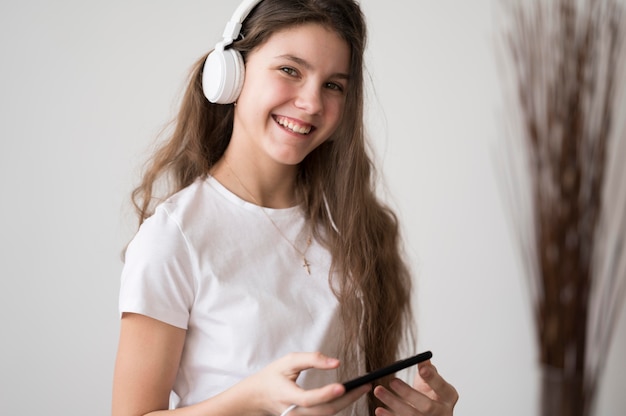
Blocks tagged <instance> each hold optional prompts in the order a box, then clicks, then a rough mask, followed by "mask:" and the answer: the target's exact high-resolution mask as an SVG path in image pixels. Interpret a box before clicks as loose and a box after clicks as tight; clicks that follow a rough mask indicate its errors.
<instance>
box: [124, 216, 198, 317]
mask: <svg viewBox="0 0 626 416" xmlns="http://www.w3.org/2000/svg"><path fill="white" fill-rule="evenodd" d="M193 301H194V277H193V267H192V261H191V256H190V250H189V246H188V243H187V240H186V238H185V235H184V234H183V232H182V231H181V228H180V226H179V224H178V222H177V221H175V220H174V219H173V218H172V217H171V216H170V215H169V213H168V212H167V210H166V209H165V208H164V207H163V206H161V207H159V208H157V210H156V212H155V213H154V215H153V216H151V217H150V218H148V219H146V220H145V221H144V223H143V224H142V225H141V227H140V229H139V231H138V232H137V234H136V235H135V237H134V238H133V240H132V241H131V242H130V244H129V245H128V247H127V250H126V256H125V264H124V267H123V269H122V277H121V285H120V296H119V311H120V314H122V313H124V312H132V313H138V314H142V315H146V316H149V317H151V318H154V319H157V320H159V321H162V322H165V323H167V324H170V325H173V326H176V327H179V328H183V329H187V322H188V320H189V312H190V310H191V306H192V304H193Z"/></svg>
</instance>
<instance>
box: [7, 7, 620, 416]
mask: <svg viewBox="0 0 626 416" xmlns="http://www.w3.org/2000/svg"><path fill="white" fill-rule="evenodd" d="M496 4H497V3H496V0H473V1H462V0H455V1H452V0H440V1H437V2H434V1H424V0H402V1H380V0H363V1H362V5H363V8H364V10H365V13H366V15H367V17H368V21H369V25H370V26H369V27H370V44H369V50H368V60H367V63H368V68H369V73H370V75H371V78H372V81H373V83H374V85H375V92H374V93H373V94H371V96H370V98H371V101H370V102H371V105H370V107H369V114H370V117H369V123H370V130H371V132H372V134H373V136H374V138H375V140H374V147H375V148H376V150H377V151H378V160H379V162H380V163H381V166H382V168H381V171H382V173H383V174H384V176H385V180H386V184H387V188H388V193H389V195H390V201H391V203H392V204H393V205H394V206H395V207H396V208H397V209H398V212H399V215H400V217H401V220H402V221H403V226H404V227H403V228H404V232H405V235H406V241H407V248H408V251H409V254H410V255H411V258H412V264H413V266H414V269H415V271H416V283H417V286H418V290H419V293H418V296H417V310H418V313H419V325H420V334H419V344H420V345H419V346H420V349H431V350H432V351H433V352H434V355H435V357H434V361H435V363H436V364H437V365H438V367H439V369H440V371H441V372H442V373H443V374H444V375H445V376H446V377H447V378H448V379H449V380H450V381H452V382H453V383H454V384H455V386H456V387H457V388H458V390H459V391H460V393H461V400H460V402H459V404H458V407H457V409H458V411H457V414H458V415H476V416H478V415H509V416H518V415H519V416H527V415H529V414H535V413H536V402H537V398H538V389H537V381H538V379H537V377H538V371H537V368H536V364H535V363H536V356H537V352H536V348H535V344H534V338H533V337H534V332H533V329H532V324H531V314H530V308H529V302H528V296H527V291H526V283H525V281H524V276H523V274H522V272H521V268H520V263H519V261H518V259H517V253H516V251H515V250H516V249H515V247H514V245H513V238H512V234H511V230H510V221H509V217H508V213H507V212H506V210H505V206H504V204H503V203H502V196H501V188H500V186H499V184H498V180H497V176H498V175H500V174H502V172H501V171H499V170H498V169H499V168H497V167H496V162H495V159H496V158H497V154H498V150H497V149H498V147H499V146H501V145H502V143H503V141H504V140H505V137H503V130H502V127H501V122H500V119H501V117H502V115H503V114H504V113H505V110H504V109H503V106H502V99H501V92H500V78H499V73H498V71H497V69H496V64H495V48H494V45H495V42H496V37H497V36H498V33H499V32H498V25H497V24H496V23H497V22H498V21H499V19H498V11H497V10H496V9H495V7H496ZM235 6H236V2H234V1H232V2H231V1H228V2H227V1H224V0H222V1H215V0H205V1H199V0H195V1H192V0H180V1H165V0H136V1H121V0H109V1H106V2H103V1H99V2H95V1H85V0H57V1H54V2H51V1H45V0H25V1H21V2H7V1H4V2H2V3H0V71H1V75H2V76H1V77H0V140H1V142H0V181H1V182H0V183H1V186H2V187H1V190H2V204H1V206H2V208H1V211H0V212H1V214H2V216H1V217H0V244H1V246H0V276H1V279H0V308H1V314H0V328H1V330H2V343H1V348H2V355H1V358H0V397H1V398H2V400H1V404H0V409H2V410H0V413H2V414H6V415H40V414H62V415H68V416H82V415H93V416H98V415H107V414H109V413H110V395H111V380H112V370H113V362H114V357H115V348H116V343H117V336H118V325H119V323H118V317H117V309H116V308H117V291H118V287H119V273H120V270H121V267H122V263H121V261H120V256H119V254H120V252H121V250H122V248H123V246H124V244H125V243H126V242H127V240H128V239H129V238H130V237H131V235H132V232H133V230H134V226H135V223H134V219H133V217H132V216H131V210H130V207H129V193H130V191H131V189H132V187H133V185H134V184H136V180H137V175H138V172H139V169H140V164H141V162H142V161H143V160H145V156H146V152H147V149H148V148H149V145H150V143H152V140H153V138H154V137H155V135H156V134H157V133H158V131H159V130H160V129H161V127H162V126H163V125H164V124H165V122H166V121H167V120H168V119H169V118H170V116H171V115H172V114H173V111H174V109H175V107H176V103H177V97H178V96H179V94H180V92H181V88H182V85H183V82H184V79H185V77H186V74H187V70H188V68H189V67H190V66H191V64H192V62H194V61H195V59H196V58H197V57H199V56H200V55H201V54H202V53H204V52H205V51H206V50H208V49H209V48H210V47H211V46H212V44H213V43H214V42H215V41H216V40H218V38H219V35H220V34H221V31H222V28H223V25H224V23H225V21H226V20H227V19H228V17H230V14H231V13H232V11H233V10H234V8H235ZM624 315H625V314H624V313H623V314H622V317H621V319H620V321H619V331H618V334H617V335H616V340H615V342H614V344H613V348H612V349H611V356H610V357H609V361H608V366H609V368H608V371H607V373H606V377H605V379H604V382H603V384H602V390H601V394H600V400H599V412H598V414H600V415H623V414H624V413H626V395H624V394H623V386H624V385H626V360H625V359H624V353H623V351H626V316H624Z"/></svg>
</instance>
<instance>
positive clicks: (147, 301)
mask: <svg viewBox="0 0 626 416" xmlns="http://www.w3.org/2000/svg"><path fill="white" fill-rule="evenodd" d="M248 9H250V10H248ZM241 10H243V12H242V11H241ZM248 13H249V14H248ZM237 14H241V15H242V16H240V19H235V20H243V26H242V27H241V32H240V33H239V36H237V32H238V28H239V26H238V22H235V24H234V25H229V27H230V28H231V29H232V28H233V27H234V29H232V30H233V36H232V38H233V40H234V42H233V44H232V46H231V48H230V49H227V50H226V51H222V48H223V46H225V45H224V44H226V46H228V45H227V44H228V43H230V39H228V36H226V35H225V36H226V40H225V42H224V43H223V44H218V46H217V47H216V50H215V51H214V52H213V53H212V54H211V55H209V56H210V59H208V60H206V59H205V58H206V57H203V58H202V59H201V60H199V61H198V62H197V63H196V65H195V67H194V68H193V71H192V74H191V78H190V83H189V86H188V89H187V91H186V94H185V97H184V99H183V102H182V105H181V108H180V112H179V114H178V117H177V119H176V123H175V129H174V130H173V132H172V134H171V137H169V140H167V141H166V142H164V143H163V144H162V145H161V147H160V148H159V149H158V150H157V152H156V153H155V155H154V157H153V158H152V160H151V162H150V164H149V165H148V166H147V170H146V172H145V175H144V178H143V181H142V183H141V184H140V186H139V187H138V188H137V189H135V191H134V193H133V201H134V202H135V206H136V207H137V211H138V215H139V222H140V225H141V226H140V229H139V231H138V233H137V234H136V236H135V237H134V238H133V241H132V242H131V243H130V244H129V246H128V248H127V251H126V256H125V265H124V270H123V274H122V285H121V290H120V312H121V314H122V320H121V332H120V341H119V349H118V356H117V362H116V369H115V377H114V389H113V415H114V416H131V415H132V416H137V415H146V414H150V415H159V414H161V413H163V414H165V413H171V414H172V415H173V416H174V415H180V416H185V415H187V416H193V415H279V414H282V415H285V414H287V413H289V412H291V413H292V414H298V415H333V414H346V415H348V414H355V415H366V414H370V415H373V414H376V415H396V414H397V415H399V414H414V415H450V414H452V409H453V407H454V404H455V403H456V400H457V393H456V391H455V390H454V388H453V387H452V386H451V385H449V384H448V383H446V382H445V381H444V380H443V379H442V378H441V377H440V376H439V375H438V374H437V372H436V370H435V368H434V366H432V364H430V363H424V364H423V365H421V366H420V368H419V371H418V375H417V376H416V381H415V383H414V387H411V386H409V385H407V384H405V383H404V382H402V381H400V380H398V379H394V380H385V382H384V387H383V385H380V386H377V387H376V388H375V389H374V390H373V391H372V393H371V394H369V395H366V393H367V392H368V391H371V390H372V386H363V387H361V388H358V389H355V390H353V391H350V392H348V393H346V392H345V390H344V388H343V386H342V384H340V381H345V380H347V379H349V378H352V377H354V376H356V375H359V374H361V373H363V372H365V371H371V370H374V369H376V368H379V367H382V366H384V365H387V364H390V363H391V362H393V361H396V360H397V359H399V358H401V357H399V352H400V351H401V347H402V345H403V342H406V341H410V338H411V337H410V336H407V334H410V333H411V315H410V293H411V284H410V283H411V280H410V275H409V272H408V269H407V266H406V264H405V263H404V261H403V259H402V256H401V252H400V242H399V235H398V225H397V222H396V218H395V216H394V214H393V213H392V212H391V211H389V209H388V208H387V207H385V206H384V205H382V204H381V202H379V201H378V199H377V198H376V195H375V190H374V186H373V180H372V170H373V168H372V165H371V160H370V158H369V157H368V155H367V153H366V149H365V146H366V145H365V139H364V126H363V52H364V48H365V35H366V29H365V24H364V20H363V16H362V13H361V11H360V8H359V7H358V5H357V4H356V3H355V2H354V1H352V0H298V1H296V0H263V1H246V2H244V3H243V4H242V6H240V9H238V12H236V15H237ZM246 15H247V17H246ZM244 18H245V19H244ZM227 30H229V29H228V28H227ZM234 51H238V53H240V54H241V56H242V65H245V76H243V75H242V77H243V86H242V88H241V90H240V91H239V90H237V86H236V85H235V89H234V93H233V94H231V95H232V97H228V95H229V94H226V97H224V96H219V97H217V96H213V93H214V92H215V91H214V90H215V89H218V90H219V89H220V88H221V87H222V84H221V83H220V82H218V81H217V80H216V77H218V76H221V74H219V72H220V71H221V70H220V69H217V70H216V69H215V68H214V65H215V62H214V61H215V60H220V59H223V57H221V56H220V53H222V52H225V53H231V52H232V53H234ZM213 54H215V55H213ZM235 65H236V62H235ZM236 69H237V68H236V67H235V68H234V69H233V68H227V69H226V70H225V71H226V72H227V73H226V76H227V77H228V76H231V75H232V74H231V73H229V71H234V70H236ZM214 71H215V72H216V73H215V74H214ZM203 78H204V79H203ZM235 84H236V82H235ZM203 87H204V88H203ZM217 95H219V93H218V94H217ZM207 97H208V98H209V100H211V101H213V102H210V101H209V100H208V99H207ZM231 101H233V102H231ZM215 102H218V103H215ZM163 189H164V190H165V191H164V195H157V190H163ZM161 196H164V197H165V198H160V197H161ZM155 201H158V202H155ZM296 382H297V383H296ZM368 396H369V399H367V398H366V397H368ZM361 398H362V399H361ZM168 409H169V410H168Z"/></svg>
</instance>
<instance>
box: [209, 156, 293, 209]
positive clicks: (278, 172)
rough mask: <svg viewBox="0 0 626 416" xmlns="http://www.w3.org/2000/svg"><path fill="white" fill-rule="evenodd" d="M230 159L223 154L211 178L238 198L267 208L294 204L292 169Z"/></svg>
mask: <svg viewBox="0 0 626 416" xmlns="http://www.w3.org/2000/svg"><path fill="white" fill-rule="evenodd" d="M268 165H269V166H263V165H262V164H261V163H259V162H258V161H247V160H243V159H241V158H236V157H232V156H231V155H229V154H228V152H226V153H225V154H224V156H223V157H222V158H221V159H220V160H219V161H218V162H217V163H216V164H215V166H214V168H213V169H212V170H211V175H212V176H213V177H214V178H216V179H217V180H218V181H219V182H220V183H221V184H222V185H223V186H225V187H226V188H227V189H228V190H230V191H231V192H233V193H234V194H235V195H237V196H238V197H240V198H241V199H243V200H245V201H248V202H250V203H253V204H256V205H260V206H263V207H267V208H289V207H292V206H294V205H296V204H297V203H298V201H297V198H296V191H295V180H296V171H297V167H296V166H287V165H278V164H276V163H269V164H268Z"/></svg>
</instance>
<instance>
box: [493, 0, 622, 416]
mask: <svg viewBox="0 0 626 416" xmlns="http://www.w3.org/2000/svg"><path fill="white" fill-rule="evenodd" d="M509 6H510V8H509V9H507V13H508V16H509V17H510V18H511V20H510V26H511V27H510V30H509V31H508V33H507V37H506V41H505V48H506V51H507V53H508V58H510V59H509V62H510V63H511V64H512V76H513V79H514V85H515V94H514V95H515V104H514V108H515V111H513V114H514V115H515V117H518V118H517V125H516V126H515V127H514V130H513V131H514V132H513V136H517V137H518V138H519V139H521V140H520V142H519V143H518V144H517V145H518V147H517V150H521V153H522V154H523V155H524V156H525V163H524V164H523V166H522V168H523V170H520V169H515V168H514V166H515V165H516V162H515V158H516V156H517V154H516V152H515V151H513V150H515V149H516V148H515V143H513V145H512V146H511V145H510V143H509V146H510V147H509V148H508V150H509V151H510V153H509V154H508V156H509V157H508V158H507V159H506V160H507V161H508V162H511V163H510V164H509V165H508V166H507V169H508V172H509V173H510V176H509V180H510V182H509V183H508V186H507V189H508V191H509V194H508V196H509V202H510V204H511V208H512V209H513V210H514V212H513V217H514V220H515V221H516V225H517V235H518V237H519V239H520V240H519V241H520V248H521V250H522V253H523V259H524V265H525V266H526V273H527V275H528V277H529V282H530V288H531V299H532V301H533V311H534V317H535V324H536V330H537V341H538V344H539V359H540V362H541V366H542V370H543V382H542V393H541V395H542V405H541V408H542V414H544V415H550V416H554V415H589V414H591V410H592V403H593V399H594V397H595V393H596V391H597V385H598V381H599V379H600V375H601V373H602V371H603V369H604V365H605V359H606V356H607V352H608V349H609V347H610V344H611V339H612V334H613V330H614V328H615V324H616V319H617V317H618V316H619V312H620V310H621V307H622V306H623V304H624V299H625V296H626V248H625V246H624V238H625V234H626V197H625V194H626V192H625V191H624V190H625V189H626V186H625V185H624V184H623V183H620V182H621V180H624V179H626V176H624V171H623V170H621V171H620V170H619V169H617V166H618V165H620V164H621V165H623V164H624V160H623V159H624V158H626V154H625V153H624V152H623V151H624V150H626V149H623V148H622V149H620V146H623V143H624V141H625V140H624V139H625V138H626V137H624V130H623V129H618V128H617V124H618V122H620V121H623V120H624V118H623V117H624V115H625V114H624V111H621V112H620V111H618V108H619V102H620V101H619V98H620V95H619V94H618V92H620V88H621V87H622V86H623V85H624V81H625V80H624V77H623V76H622V74H623V73H624V72H623V66H622V64H623V54H624V49H623V40H624V33H625V32H624V29H625V26H624V13H623V10H622V6H621V5H620V4H619V2H618V0H551V1H548V0H544V1H541V0H532V1H530V0H526V1H524V0H515V1H513V3H510V4H509ZM619 150H622V152H619ZM620 153H621V155H620ZM611 156H613V158H611ZM620 158H621V159H622V160H621V161H620V160H619V159H620ZM618 161H619V162H621V163H617V162H618ZM517 166H518V167H519V166H520V165H519V163H517ZM520 172H521V173H520ZM609 173H610V174H611V175H609Z"/></svg>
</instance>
